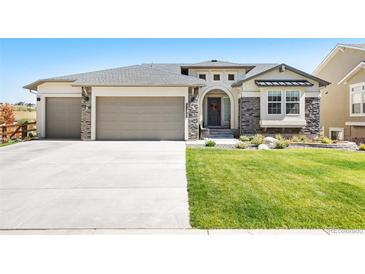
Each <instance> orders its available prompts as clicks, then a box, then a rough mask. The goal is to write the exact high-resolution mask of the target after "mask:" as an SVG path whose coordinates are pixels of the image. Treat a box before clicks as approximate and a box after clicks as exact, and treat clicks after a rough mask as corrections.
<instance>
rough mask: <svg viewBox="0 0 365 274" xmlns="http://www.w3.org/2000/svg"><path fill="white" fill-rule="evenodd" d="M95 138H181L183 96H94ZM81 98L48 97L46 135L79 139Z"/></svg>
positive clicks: (182, 129)
mask: <svg viewBox="0 0 365 274" xmlns="http://www.w3.org/2000/svg"><path fill="white" fill-rule="evenodd" d="M96 98H97V99H96V139H98V140H183V139H184V132H185V130H184V128H185V126H184V125H185V123H184V121H185V119H184V118H185V117H184V98H183V97H96ZM80 125H81V100H80V98H56V97H49V98H47V101H46V136H47V137H48V138H78V139H79V138H80V131H81V126H80Z"/></svg>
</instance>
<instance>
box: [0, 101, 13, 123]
mask: <svg viewBox="0 0 365 274" xmlns="http://www.w3.org/2000/svg"><path fill="white" fill-rule="evenodd" d="M0 115H1V118H3V120H4V122H5V124H6V125H9V124H13V123H14V122H15V115H14V111H13V107H12V106H11V105H10V104H3V105H1V106H0Z"/></svg>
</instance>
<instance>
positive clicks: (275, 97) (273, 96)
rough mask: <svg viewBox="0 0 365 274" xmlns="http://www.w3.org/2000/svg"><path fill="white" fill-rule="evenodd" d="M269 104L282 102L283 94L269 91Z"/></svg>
mask: <svg viewBox="0 0 365 274" xmlns="http://www.w3.org/2000/svg"><path fill="white" fill-rule="evenodd" d="M268 101H269V102H281V92H280V91H269V92H268Z"/></svg>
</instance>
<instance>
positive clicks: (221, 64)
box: [182, 60, 253, 69]
mask: <svg viewBox="0 0 365 274" xmlns="http://www.w3.org/2000/svg"><path fill="white" fill-rule="evenodd" d="M182 67H184V68H246V69H253V66H252V65H248V64H240V63H232V62H227V61H220V60H209V61H204V62H200V63H194V64H189V65H185V66H182Z"/></svg>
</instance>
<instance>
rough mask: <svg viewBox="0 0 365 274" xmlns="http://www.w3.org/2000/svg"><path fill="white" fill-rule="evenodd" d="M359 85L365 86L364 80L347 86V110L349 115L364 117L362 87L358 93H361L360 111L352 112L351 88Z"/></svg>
mask: <svg viewBox="0 0 365 274" xmlns="http://www.w3.org/2000/svg"><path fill="white" fill-rule="evenodd" d="M359 86H365V82H361V83H356V84H352V85H350V86H349V102H350V106H349V112H350V117H365V109H364V100H365V90H364V89H362V90H361V91H360V93H361V104H360V112H361V113H352V89H353V88H355V87H359Z"/></svg>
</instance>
